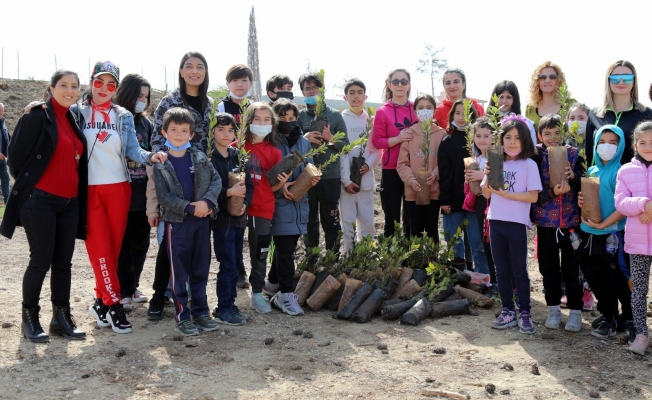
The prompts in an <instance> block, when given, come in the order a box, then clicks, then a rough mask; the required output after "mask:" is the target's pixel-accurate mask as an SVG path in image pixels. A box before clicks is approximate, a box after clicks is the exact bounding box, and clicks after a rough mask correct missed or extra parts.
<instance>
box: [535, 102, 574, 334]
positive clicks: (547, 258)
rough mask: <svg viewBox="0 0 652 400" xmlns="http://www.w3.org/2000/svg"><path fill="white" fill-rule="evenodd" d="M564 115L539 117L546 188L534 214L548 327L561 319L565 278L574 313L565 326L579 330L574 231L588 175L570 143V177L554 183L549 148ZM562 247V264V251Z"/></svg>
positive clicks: (555, 143)
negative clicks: (579, 203) (583, 184)
mask: <svg viewBox="0 0 652 400" xmlns="http://www.w3.org/2000/svg"><path fill="white" fill-rule="evenodd" d="M560 123H561V117H559V115H557V114H548V115H546V116H544V117H543V118H541V120H540V121H539V127H538V128H539V129H538V131H539V140H541V142H542V143H541V144H538V145H537V146H536V147H537V150H538V154H539V157H537V158H538V160H539V162H540V164H539V176H540V178H541V186H542V188H543V189H542V190H541V192H539V199H538V201H537V202H536V203H534V205H533V206H532V214H533V220H534V223H535V225H537V236H538V239H537V253H538V255H539V257H538V260H539V272H541V275H542V276H543V288H544V289H545V293H546V305H547V306H548V308H549V309H550V310H549V314H548V319H547V320H546V323H545V327H546V328H548V329H557V328H559V324H560V323H561V308H560V304H561V297H562V279H563V281H564V282H565V283H566V298H567V306H568V308H570V315H569V317H568V321H567V322H566V326H565V328H564V329H566V330H567V331H570V332H579V331H580V328H581V326H582V306H583V302H582V294H583V290H582V282H581V279H580V277H579V268H578V265H577V263H576V262H575V251H574V250H573V247H572V245H571V241H570V235H571V232H575V231H577V230H578V226H579V225H580V213H579V209H578V207H577V192H578V191H579V190H580V188H581V180H580V176H582V175H584V168H583V167H582V163H583V162H584V160H583V159H582V158H581V157H580V156H579V152H578V150H577V149H576V148H574V147H571V146H569V145H566V146H565V147H566V151H567V153H568V165H567V166H565V168H566V179H568V183H566V182H562V183H560V184H556V185H555V186H554V187H551V186H550V161H549V157H548V148H550V147H555V146H559V145H560V137H559V129H558V126H559V124H560ZM560 251H561V264H560V262H559V252H560Z"/></svg>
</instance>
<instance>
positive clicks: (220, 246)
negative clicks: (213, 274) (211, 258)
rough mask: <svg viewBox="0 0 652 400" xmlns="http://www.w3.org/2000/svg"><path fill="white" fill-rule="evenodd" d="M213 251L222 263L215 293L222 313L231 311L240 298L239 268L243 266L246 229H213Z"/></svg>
mask: <svg viewBox="0 0 652 400" xmlns="http://www.w3.org/2000/svg"><path fill="white" fill-rule="evenodd" d="M212 230H213V251H215V258H217V262H219V263H220V268H219V271H218V272H217V282H216V287H215V291H216V292H217V307H218V309H219V310H220V311H226V310H229V309H230V308H231V307H233V304H235V298H236V297H238V289H237V287H236V285H237V283H238V277H239V275H238V266H239V265H240V264H242V262H243V261H242V250H243V242H244V231H245V230H244V228H227V229H225V228H222V229H218V228H213V229H212Z"/></svg>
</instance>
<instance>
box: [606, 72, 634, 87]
mask: <svg viewBox="0 0 652 400" xmlns="http://www.w3.org/2000/svg"><path fill="white" fill-rule="evenodd" d="M620 81H623V83H624V84H626V85H628V84H630V83H634V74H618V75H609V83H611V84H612V85H615V84H617V83H620Z"/></svg>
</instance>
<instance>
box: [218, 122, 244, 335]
mask: <svg viewBox="0 0 652 400" xmlns="http://www.w3.org/2000/svg"><path fill="white" fill-rule="evenodd" d="M214 120H215V122H214V124H215V127H214V128H213V145H214V146H215V147H214V150H213V153H212V155H211V163H212V164H213V167H214V168H215V170H216V171H217V173H218V174H219V175H220V178H222V190H220V194H219V196H218V197H217V207H218V208H217V209H218V212H217V214H216V218H215V219H214V220H212V221H211V230H212V231H213V251H214V252H215V258H216V259H217V262H219V263H220V267H219V271H218V273H217V282H216V288H215V290H216V292H217V306H216V307H215V308H214V309H213V316H214V317H215V318H216V320H217V321H218V322H221V323H224V324H227V325H242V324H244V323H245V322H246V321H247V318H246V315H245V314H244V313H242V312H241V311H240V310H239V309H238V307H237V306H236V305H235V298H236V297H237V296H238V292H237V282H238V266H239V265H241V264H243V263H244V262H243V259H242V253H243V250H244V249H243V242H244V231H245V228H246V226H247V213H246V209H247V206H248V205H250V204H251V197H252V194H253V190H254V187H253V184H252V181H251V175H250V174H244V175H245V179H244V180H241V181H239V182H237V183H236V184H234V185H233V186H231V187H229V185H228V183H229V172H238V171H244V170H245V168H244V167H245V165H244V163H245V162H246V160H245V159H244V158H243V154H242V153H243V152H242V150H239V149H237V148H234V147H230V144H231V143H233V141H234V140H235V132H236V130H237V124H236V122H235V119H234V118H233V116H232V115H231V114H228V113H216V114H215V116H214ZM231 197H241V198H243V199H244V204H243V205H242V208H241V209H240V210H238V211H237V212H234V213H233V214H237V215H233V214H230V213H229V211H228V205H227V201H228V199H229V198H231Z"/></svg>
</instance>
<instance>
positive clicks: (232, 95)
mask: <svg viewBox="0 0 652 400" xmlns="http://www.w3.org/2000/svg"><path fill="white" fill-rule="evenodd" d="M249 92H251V89H249V90H248V91H247V93H246V94H245V95H244V96H242V97H240V96H236V94H235V93H233V92H232V91H231V90H229V96H230V97H231V98H232V99H234V100H242V99H244V98H245V97H247V96H249Z"/></svg>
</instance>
